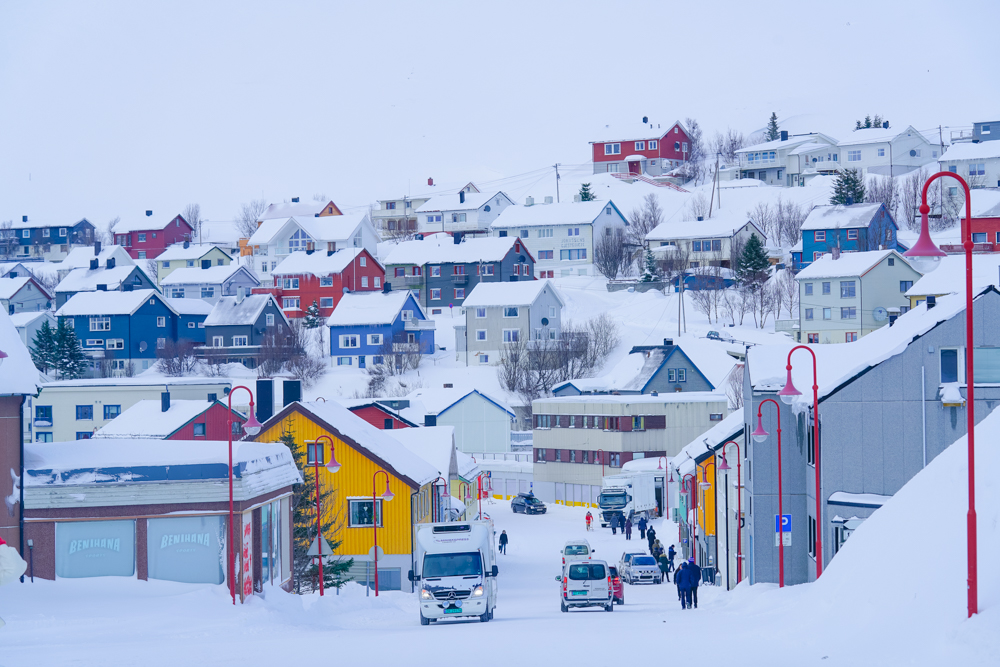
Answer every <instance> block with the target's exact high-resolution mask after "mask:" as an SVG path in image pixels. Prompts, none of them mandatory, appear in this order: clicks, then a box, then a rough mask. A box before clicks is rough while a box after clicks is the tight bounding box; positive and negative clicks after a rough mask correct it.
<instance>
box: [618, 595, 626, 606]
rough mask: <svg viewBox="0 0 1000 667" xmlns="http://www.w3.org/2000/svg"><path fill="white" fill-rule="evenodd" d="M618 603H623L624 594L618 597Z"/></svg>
mask: <svg viewBox="0 0 1000 667" xmlns="http://www.w3.org/2000/svg"><path fill="white" fill-rule="evenodd" d="M618 604H625V596H624V595H623V596H621V597H620V598H618Z"/></svg>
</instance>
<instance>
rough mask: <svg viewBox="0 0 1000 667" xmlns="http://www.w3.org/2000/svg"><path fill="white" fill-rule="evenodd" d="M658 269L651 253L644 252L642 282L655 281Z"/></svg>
mask: <svg viewBox="0 0 1000 667" xmlns="http://www.w3.org/2000/svg"><path fill="white" fill-rule="evenodd" d="M658 274H659V269H658V268H657V266H656V258H655V257H654V256H653V253H651V252H649V251H648V250H647V251H646V266H645V269H644V270H643V272H642V282H644V283H651V282H653V281H654V280H656V278H657V275H658Z"/></svg>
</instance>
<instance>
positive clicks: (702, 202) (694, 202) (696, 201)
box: [686, 192, 711, 220]
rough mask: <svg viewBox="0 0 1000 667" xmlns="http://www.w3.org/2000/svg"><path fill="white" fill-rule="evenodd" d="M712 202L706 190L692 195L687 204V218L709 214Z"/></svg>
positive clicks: (692, 218) (694, 218) (702, 216)
mask: <svg viewBox="0 0 1000 667" xmlns="http://www.w3.org/2000/svg"><path fill="white" fill-rule="evenodd" d="M710 203H711V202H709V200H708V197H706V196H705V193H704V192H700V193H698V194H697V195H695V196H694V197H692V198H691V201H689V202H688V205H687V216H686V217H687V219H688V220H697V219H698V218H704V217H705V216H707V215H708V208H709V204H710Z"/></svg>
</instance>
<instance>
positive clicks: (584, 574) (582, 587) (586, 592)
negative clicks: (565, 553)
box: [566, 562, 592, 603]
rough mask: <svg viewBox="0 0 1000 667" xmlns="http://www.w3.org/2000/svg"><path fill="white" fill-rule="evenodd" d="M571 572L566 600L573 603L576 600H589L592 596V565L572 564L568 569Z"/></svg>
mask: <svg viewBox="0 0 1000 667" xmlns="http://www.w3.org/2000/svg"><path fill="white" fill-rule="evenodd" d="M567 570H568V571H569V576H568V581H567V586H566V593H567V595H566V600H567V601H568V602H570V603H572V602H573V601H574V600H576V601H580V600H589V599H590V594H591V583H592V582H591V580H590V564H589V563H585V562H582V563H571V564H570V565H569V567H568V568H567Z"/></svg>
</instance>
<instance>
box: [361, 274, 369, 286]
mask: <svg viewBox="0 0 1000 667" xmlns="http://www.w3.org/2000/svg"><path fill="white" fill-rule="evenodd" d="M361 286H362V287H368V276H361Z"/></svg>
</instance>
